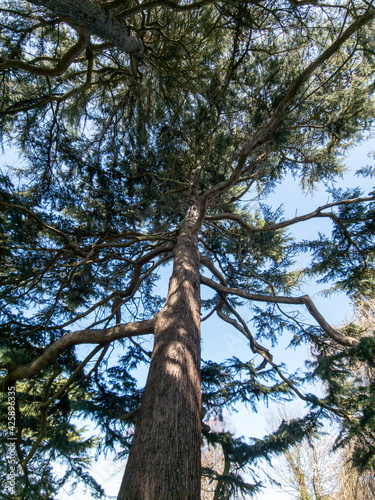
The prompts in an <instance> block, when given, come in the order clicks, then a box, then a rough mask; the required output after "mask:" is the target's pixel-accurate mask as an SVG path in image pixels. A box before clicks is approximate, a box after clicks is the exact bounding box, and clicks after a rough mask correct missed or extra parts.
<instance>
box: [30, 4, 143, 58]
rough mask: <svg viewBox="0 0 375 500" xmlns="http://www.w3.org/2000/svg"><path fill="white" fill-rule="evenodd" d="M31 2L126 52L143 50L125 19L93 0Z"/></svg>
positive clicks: (140, 42)
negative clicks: (120, 18) (122, 19)
mask: <svg viewBox="0 0 375 500" xmlns="http://www.w3.org/2000/svg"><path fill="white" fill-rule="evenodd" d="M29 1H30V3H33V4H35V5H41V6H43V7H46V8H48V9H50V10H51V11H52V12H53V13H54V14H56V15H57V16H59V17H61V18H62V19H64V20H65V21H67V22H68V23H69V24H71V25H72V26H75V27H77V28H81V29H84V30H86V31H87V32H88V33H90V34H91V35H97V36H98V37H100V38H102V39H104V40H107V41H108V42H110V43H112V44H113V45H114V46H115V47H117V48H119V49H120V50H123V51H124V52H126V53H132V52H143V43H142V41H141V40H140V39H139V38H137V37H135V36H134V35H131V34H130V30H129V28H128V26H127V25H126V23H125V21H121V20H119V19H117V18H116V17H115V16H114V15H113V14H112V13H111V12H108V11H106V10H105V9H103V8H102V6H101V5H100V4H99V3H97V2H95V1H93V0H79V1H77V0H29Z"/></svg>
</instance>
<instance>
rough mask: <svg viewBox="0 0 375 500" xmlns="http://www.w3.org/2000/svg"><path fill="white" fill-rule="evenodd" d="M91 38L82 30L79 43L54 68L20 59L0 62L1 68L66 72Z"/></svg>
mask: <svg viewBox="0 0 375 500" xmlns="http://www.w3.org/2000/svg"><path fill="white" fill-rule="evenodd" d="M89 39H90V37H89V35H88V34H87V33H86V32H83V31H82V30H81V33H80V35H79V39H78V41H77V43H76V44H75V45H73V47H71V48H70V49H69V50H68V51H67V52H66V54H64V55H63V56H62V58H61V59H60V61H59V62H58V63H57V65H56V66H55V67H54V68H46V67H44V68H43V67H39V66H35V65H33V64H30V63H28V62H26V61H18V60H17V59H5V61H4V62H3V63H2V64H0V70H3V69H10V68H19V69H23V70H25V71H28V72H29V73H33V74H34V75H45V76H59V75H61V74H62V73H64V71H66V70H67V69H68V68H69V66H70V65H71V63H72V62H73V61H74V60H75V59H76V58H77V57H78V56H79V55H80V54H81V53H82V52H83V51H84V50H85V48H86V47H87V45H88V42H89Z"/></svg>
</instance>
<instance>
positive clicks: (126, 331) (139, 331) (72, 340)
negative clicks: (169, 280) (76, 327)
mask: <svg viewBox="0 0 375 500" xmlns="http://www.w3.org/2000/svg"><path fill="white" fill-rule="evenodd" d="M153 331H154V319H153V318H152V319H148V320H145V321H138V322H132V323H127V324H124V325H121V324H120V325H116V326H113V327H111V328H107V329H102V330H91V329H87V330H80V331H76V332H70V333H67V334H66V335H63V336H62V337H60V338H59V339H58V340H56V342H54V343H53V344H51V345H50V346H49V347H47V349H46V350H45V351H44V353H43V354H42V355H41V356H39V357H38V358H37V359H35V360H34V361H32V362H31V363H29V364H27V365H22V366H19V367H17V368H15V369H14V370H13V371H10V372H9V374H8V375H7V376H6V377H4V378H3V379H2V380H1V381H0V387H1V390H3V391H4V390H7V388H8V386H10V385H12V383H14V382H15V381H16V380H21V379H25V378H31V377H33V376H35V375H37V374H38V373H39V372H40V371H41V370H43V368H46V367H47V366H48V365H50V364H51V362H52V361H53V360H54V359H56V358H57V357H58V356H59V355H60V354H61V353H63V352H64V351H66V350H67V349H69V348H70V347H73V346H76V345H79V344H101V345H105V344H109V343H110V342H113V341H114V340H119V339H123V338H128V337H135V336H137V335H147V334H151V333H153Z"/></svg>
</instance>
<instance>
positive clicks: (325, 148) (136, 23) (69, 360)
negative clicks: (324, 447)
mask: <svg viewBox="0 0 375 500" xmlns="http://www.w3.org/2000/svg"><path fill="white" fill-rule="evenodd" d="M0 14H1V26H2V30H1V34H0V57H1V60H0V71H1V73H2V106H1V111H0V116H1V122H0V127H1V132H2V140H3V144H4V146H5V145H8V144H11V145H12V147H15V148H18V151H19V152H20V154H21V158H22V160H20V162H19V164H18V165H17V166H16V167H15V168H11V167H6V166H4V167H3V170H2V176H1V191H0V196H1V198H0V205H1V208H2V217H1V220H0V224H1V246H0V252H1V253H0V257H1V263H2V276H1V278H2V279H1V300H2V303H1V313H2V321H3V326H2V333H1V343H2V345H1V349H2V364H1V370H2V373H3V379H2V384H1V386H2V388H3V390H4V391H7V390H8V387H15V389H16V405H15V412H16V423H17V425H16V427H17V431H16V442H15V445H16V451H17V456H18V460H19V462H20V466H21V467H22V471H23V474H22V475H20V476H19V478H18V483H17V485H16V488H17V495H18V496H20V497H21V498H35V496H36V495H39V496H45V497H50V498H53V495H54V494H55V491H56V492H57V491H58V488H59V487H61V486H62V485H63V484H64V482H65V481H66V480H67V477H68V476H65V477H64V478H62V479H56V478H54V475H53V470H52V469H51V467H50V464H51V463H52V462H53V460H59V459H62V460H65V462H67V464H68V470H69V467H73V468H74V466H75V465H76V464H77V463H80V464H81V465H82V466H81V470H83V468H82V467H83V463H84V461H85V460H86V459H87V457H88V452H89V450H90V449H91V448H92V446H95V442H93V441H92V440H89V441H87V440H86V441H85V440H84V439H83V438H80V437H79V433H78V431H77V429H76V428H75V427H74V425H73V424H72V422H71V419H72V416H73V415H79V416H81V417H85V418H88V419H91V420H92V421H94V422H95V423H97V424H98V425H99V427H100V430H101V433H102V440H101V442H100V445H99V448H98V449H99V451H100V449H104V450H105V449H116V448H115V447H117V446H121V448H122V449H123V450H124V453H125V454H126V453H128V450H129V446H130V443H131V444H132V446H131V451H130V454H129V457H128V461H127V467H126V472H125V476H124V481H123V484H122V486H121V489H120V493H119V496H118V498H119V500H123V499H130V498H132V499H137V500H139V499H141V498H146V497H147V498H155V499H156V498H165V499H169V498H170V499H172V498H173V499H174V500H176V499H177V498H183V499H186V498H189V499H196V498H199V495H200V445H201V420H202V415H203V412H202V403H203V406H204V408H205V411H206V412H207V414H208V416H210V415H212V414H220V411H221V409H222V408H223V407H224V406H231V405H233V404H234V403H235V402H237V401H245V402H247V403H248V404H249V405H251V406H252V407H253V408H255V406H256V401H257V400H258V399H259V398H268V399H272V398H280V397H281V398H282V397H288V396H290V395H291V394H292V393H295V394H297V395H299V396H300V397H301V398H302V399H304V400H305V401H307V402H308V403H309V404H310V406H311V411H310V413H309V414H308V415H307V416H306V417H305V418H303V419H301V420H299V421H295V422H293V423H292V424H290V425H289V424H288V425H286V424H285V425H282V426H280V428H279V429H278V431H277V432H276V433H274V434H271V435H270V436H268V437H266V438H265V439H264V440H262V441H257V440H254V439H253V440H251V441H250V442H244V441H243V440H239V439H234V438H233V437H230V436H225V435H223V434H220V433H214V432H207V431H206V432H204V433H205V437H206V439H208V440H209V441H210V442H215V441H216V442H218V443H219V442H220V443H221V445H222V447H223V450H224V453H225V455H226V457H228V460H230V461H231V463H232V464H235V466H234V465H233V467H235V470H236V473H235V474H232V475H230V474H229V475H225V477H222V478H221V480H222V481H223V483H225V489H226V494H227V496H228V495H229V494H231V493H230V492H231V491H234V492H236V491H240V492H248V493H251V492H254V491H256V490H257V488H258V487H259V484H258V482H257V480H256V479H255V480H254V481H253V483H252V484H249V483H247V482H246V481H245V480H244V479H243V478H242V476H241V474H240V472H241V471H242V470H245V469H246V468H247V469H248V470H249V471H250V472H253V473H254V474H255V469H254V466H255V465H256V463H257V461H258V460H260V459H261V458H262V457H263V458H264V457H265V456H270V455H272V454H274V453H280V452H281V451H283V450H285V448H286V447H287V446H288V444H289V443H293V442H295V441H296V440H298V439H301V438H302V437H303V436H304V435H305V434H306V433H308V432H310V431H311V430H312V429H313V428H314V426H315V425H316V424H317V422H318V420H319V419H321V418H323V417H324V416H325V415H329V414H330V413H331V412H334V414H335V415H336V416H337V418H339V419H342V421H343V431H344V432H345V429H346V427H345V425H346V422H347V421H348V419H347V416H348V413H347V412H346V408H345V404H346V401H347V398H346V399H345V398H344V397H343V396H342V394H341V393H340V397H337V398H336V399H334V397H335V395H333V396H332V395H330V397H329V398H325V399H319V398H318V397H316V396H313V395H307V394H304V392H303V389H302V388H301V387H300V388H299V387H298V386H299V385H300V384H302V380H301V379H300V378H299V377H298V376H296V375H292V374H288V373H287V371H286V369H284V368H283V367H280V366H277V365H276V364H275V363H274V361H273V358H272V354H271V352H270V348H271V347H272V345H273V344H275V343H276V342H277V337H278V336H279V335H280V334H281V333H282V334H283V335H285V334H287V332H290V333H291V334H292V336H294V337H293V343H294V344H299V343H301V342H308V343H312V344H313V345H314V346H316V348H317V349H318V350H319V349H320V351H319V352H320V353H321V355H322V357H321V362H319V363H320V364H319V369H318V368H317V369H315V371H314V372H313V373H312V375H311V376H322V377H323V378H324V377H325V379H327V377H326V376H325V375H324V373H323V371H322V369H323V368H322V367H323V365H324V360H327V361H326V363H327V365H328V364H330V363H331V364H332V357H331V352H330V351H325V350H324V349H329V345H332V343H333V344H334V345H336V344H337V345H338V346H339V347H338V348H339V350H345V353H346V354H345V356H348V359H349V358H350V359H351V357H352V356H357V358H358V357H361V359H363V360H364V362H366V363H367V364H368V365H369V366H372V365H371V364H372V363H373V359H374V357H373V349H374V347H373V346H374V344H373V339H372V338H370V337H368V338H366V340H365V341H363V339H361V338H359V337H358V335H355V334H353V333H352V332H351V331H348V332H340V331H338V330H337V329H334V328H333V327H332V326H330V325H329V324H328V323H327V322H326V321H325V319H324V318H323V317H322V315H321V314H320V313H319V311H318V310H317V309H316V307H315V305H314V304H313V302H312V300H311V299H310V297H309V296H308V295H306V291H305V290H301V289H300V288H299V287H300V286H302V288H303V286H304V285H302V281H301V279H302V278H303V276H304V275H305V276H306V274H310V275H311V276H314V277H316V276H318V277H319V278H320V279H322V280H326V281H327V282H328V281H329V282H330V283H331V282H333V283H334V284H335V286H336V287H339V288H340V289H342V290H344V291H346V292H347V293H349V294H354V293H358V292H359V291H360V292H361V293H365V292H366V290H371V289H372V285H371V277H372V276H373V258H374V254H373V251H372V250H371V249H373V233H374V231H373V229H374V228H373V209H374V203H373V202H374V199H375V198H374V196H373V194H372V193H365V194H362V193H360V192H359V191H358V190H356V189H354V190H348V191H345V192H344V191H342V192H341V191H337V190H332V189H331V191H330V196H331V199H332V201H331V202H329V203H327V204H326V205H324V206H320V207H317V208H316V210H314V211H312V212H311V213H308V214H305V215H299V216H297V215H296V217H294V218H292V219H289V220H285V219H284V218H283V214H282V210H281V209H280V208H278V209H277V208H276V209H274V208H272V207H270V206H268V205H267V204H266V202H267V196H268V195H269V194H270V193H272V191H273V190H274V189H275V187H276V186H277V185H278V184H279V183H281V182H282V180H283V179H285V177H286V176H287V175H288V174H291V175H293V176H294V177H295V178H296V179H298V180H299V182H300V184H301V188H304V189H312V188H313V187H314V186H315V185H316V183H318V182H320V181H321V182H324V183H326V184H327V185H328V184H329V183H331V182H333V180H334V179H335V178H336V177H337V176H340V175H341V174H342V173H343V164H342V158H343V154H344V153H345V151H347V149H348V148H349V147H350V145H351V144H352V143H353V142H355V141H356V140H360V138H361V137H363V136H364V134H365V132H366V130H369V129H370V127H371V123H372V119H373V116H374V102H373V81H372V78H373V74H374V61H373V50H372V40H373V34H374V33H373V30H374V26H373V20H374V18H375V9H374V8H373V6H372V3H371V2H370V3H369V2H361V1H358V2H348V3H346V2H338V3H334V4H332V5H331V4H329V5H327V4H321V5H320V3H319V2H314V3H313V4H311V5H310V4H309V2H308V1H303V2H294V1H281V2H274V1H273V0H271V1H265V2H254V3H249V2H246V3H244V2H242V1H235V2H225V1H224V2H219V3H217V2H210V1H209V0H208V1H206V0H204V1H198V2H183V3H177V2H176V3H175V2H173V3H170V2H164V1H160V2H159V1H157V0H156V1H155V2H154V1H152V2H143V3H142V4H139V3H138V2H130V3H129V2H124V1H121V0H112V1H99V2H91V1H89V0H81V1H79V2H78V1H76V0H69V1H65V0H64V1H63V0H54V1H52V0H51V1H50V0H33V1H31V2H26V1H23V0H19V1H17V2H9V1H6V0H2V1H1V2H0ZM362 173H363V174H365V175H369V174H371V169H370V170H369V169H367V170H366V171H365V170H364V171H362ZM245 195H246V200H250V201H248V202H245V201H244V200H245ZM315 218H325V219H328V220H330V221H331V223H332V233H331V234H327V235H322V236H320V238H319V240H317V241H313V242H306V241H302V242H295V241H294V240H293V239H292V237H291V236H290V234H288V232H287V229H286V228H290V227H292V226H293V225H294V224H297V223H301V222H303V221H308V220H311V219H315ZM301 250H308V251H310V252H311V265H310V266H309V268H308V269H307V270H305V272H301V271H300V270H298V269H296V266H295V263H294V261H295V259H296V256H297V255H298V252H300V251H301ZM169 263H170V264H171V265H170V266H166V264H169ZM163 270H165V272H166V273H167V274H168V273H169V274H170V281H169V290H168V294H167V297H159V296H158V295H157V294H156V292H155V286H156V282H157V279H158V277H159V275H160V274H161V272H162V271H163ZM202 285H204V286H205V287H207V288H208V289H209V290H211V295H210V298H209V299H206V300H201V297H200V288H201V286H202ZM245 303H246V304H248V305H249V307H250V313H249V315H250V317H251V320H252V322H251V324H249V323H248V321H247V320H248V317H247V313H246V316H245V317H244V314H245V313H243V312H242V310H241V309H240V308H239V306H241V305H243V304H245ZM283 306H286V307H289V306H293V307H294V306H295V307H296V308H297V307H299V306H306V307H307V309H308V311H309V312H310V314H311V315H312V317H313V319H314V322H313V324H306V322H305V320H303V319H301V317H300V316H298V314H297V311H294V310H293V311H290V310H289V309H285V310H284V309H283V308H282V307H283ZM205 310H207V313H206V312H204V311H205ZM214 313H216V314H217V315H218V316H219V318H221V319H222V320H223V321H225V322H227V323H229V324H231V325H232V326H233V327H234V328H236V329H237V330H238V331H239V332H241V334H243V335H244V336H245V337H246V339H247V340H248V341H249V346H250V349H251V351H252V352H251V353H249V355H244V358H243V359H240V358H239V357H236V358H233V359H231V360H227V361H225V362H223V363H214V362H212V361H208V362H206V363H203V364H202V367H201V360H200V323H201V321H202V320H203V319H207V318H209V317H210V316H211V315H212V314H214ZM201 316H202V317H201ZM252 332H253V333H252ZM146 335H153V339H154V344H153V348H152V355H151V352H150V347H148V346H147V345H145V344H143V340H142V338H141V339H139V338H138V337H143V336H146ZM134 337H137V339H135V338H134ZM82 345H88V346H90V345H91V346H95V345H96V347H92V348H91V350H89V351H87V350H82V349H79V348H78V346H82ZM114 345H116V347H117V349H114ZM266 345H267V347H265V346H266ZM254 355H255V358H257V359H256V360H253V359H250V357H253V356H254ZM322 363H323V364H322ZM142 364H144V365H148V364H149V365H150V368H149V375H148V379H147V383H146V386H145V389H144V390H143V389H142V387H139V386H138V384H137V381H136V379H135V378H134V376H133V375H134V373H132V370H133V369H134V368H135V367H137V366H138V365H142ZM201 368H202V372H201ZM331 378H332V377H331ZM332 380H333V378H332ZM201 387H202V389H203V390H202V393H201ZM357 390H358V398H357V401H358V405H359V408H361V410H360V411H362V409H363V413H364V414H366V418H365V419H364V420H363V419H362V420H361V421H360V422H359V424H358V426H357V427H356V435H358V434H359V433H360V432H367V431H368V426H367V422H368V421H369V420H371V419H372V418H373V413H372V411H373V410H372V409H371V407H370V406H368V405H366V401H367V396H368V394H367V392H365V397H366V399H363V398H362V399H361V394H362V393H361V391H363V390H365V391H367V390H368V386H366V387H365V388H363V387H362V386H358V387H357ZM340 391H341V389H340ZM341 392H342V391H341ZM32 408H34V410H32ZM35 408H37V411H35ZM33 411H34V413H33ZM5 416H6V415H5ZM5 422H6V420H4V423H5ZM38 422H39V423H38ZM63 426H65V427H66V428H67V429H70V434H69V435H68V439H67V440H66V439H65V441H62V440H61V434H60V435H59V429H62V428H63ZM134 427H135V431H134ZM133 434H134V436H133ZM5 436H6V434H5V429H4V439H3V443H4V446H5V444H6V437H5ZM26 438H27V439H26ZM73 443H74V446H75V447H74V446H73ZM363 443H364V444H363V448H361V451H360V455H361V456H360V463H361V464H362V465H363V466H369V467H370V466H372V458H371V457H372V456H373V455H372V454H371V453H372V451H371V450H372V448H371V446H370V447H369V445H368V442H367V441H364V442H363ZM69 447H70V449H72V450H75V451H74V453H76V457H77V460H79V462H74V463H73V462H72V460H71V459H70V458H69V457H70V456H71V455H70V451H69V450H68V449H67V448H69ZM41 464H45V465H44V466H43V470H44V471H45V478H46V479H45V481H43V482H42V483H41V482H40V481H39V480H38V478H37V476H36V474H35V472H36V471H37V470H38V469H40V468H41V467H42V465H41ZM72 464H73V465H72ZM5 472H6V470H5ZM77 472H78V475H80V471H77ZM82 480H83V481H84V482H86V483H87V484H88V485H89V486H90V485H91V486H92V487H93V488H94V490H95V491H96V494H97V495H100V488H99V486H97V485H95V484H94V483H93V482H92V481H91V479H90V478H89V476H84V477H83V478H82ZM223 491H224V489H223ZM223 494H224V493H223Z"/></svg>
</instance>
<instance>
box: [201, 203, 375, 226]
mask: <svg viewBox="0 0 375 500" xmlns="http://www.w3.org/2000/svg"><path fill="white" fill-rule="evenodd" d="M366 201H375V196H368V197H365V198H351V199H348V200H340V201H336V202H333V203H328V204H327V205H323V206H321V207H318V208H317V209H316V210H314V211H313V212H310V213H308V214H305V215H301V216H299V217H294V218H293V219H289V220H285V221H282V222H278V223H277V224H270V225H268V226H263V227H255V226H251V225H250V224H248V223H247V222H246V221H244V220H243V219H242V217H240V216H239V215H235V214H228V213H224V214H217V215H206V217H205V220H208V221H213V220H232V221H234V222H237V223H238V224H239V225H240V226H241V227H242V228H243V229H246V231H248V232H249V233H251V234H255V233H264V232H266V231H276V230H277V229H282V228H284V227H288V226H292V225H293V224H297V223H298V222H303V221H306V220H309V219H313V218H318V217H329V218H331V219H332V220H333V221H334V222H335V223H338V220H339V219H338V218H337V217H336V216H335V215H334V214H329V213H322V212H323V210H327V209H329V208H332V207H337V206H339V205H352V204H354V203H362V202H366ZM339 225H340V224H339ZM340 227H341V225H340Z"/></svg>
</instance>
